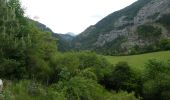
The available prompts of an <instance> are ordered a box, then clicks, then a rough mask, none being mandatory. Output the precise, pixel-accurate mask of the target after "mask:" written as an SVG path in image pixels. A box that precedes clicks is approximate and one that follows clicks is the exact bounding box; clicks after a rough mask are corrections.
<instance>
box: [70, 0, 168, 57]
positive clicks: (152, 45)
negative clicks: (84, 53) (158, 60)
mask: <svg viewBox="0 0 170 100" xmlns="http://www.w3.org/2000/svg"><path fill="white" fill-rule="evenodd" d="M169 18H170V0H138V1H136V2H135V3H133V4H132V5H130V6H128V7H126V8H124V9H122V10H119V11H116V12H113V13H112V14H110V15H108V16H107V17H105V18H104V19H102V20H101V21H99V22H98V23H97V24H95V25H92V26H89V27H88V28H87V29H86V30H85V31H84V32H82V33H81V34H80V35H78V36H76V37H75V38H74V39H73V40H72V47H73V48H74V49H75V50H93V51H96V52H98V53H102V54H109V55H114V54H134V53H143V52H149V51H157V50H160V49H167V48H168V49H169V48H170V40H169V39H170V19H169ZM167 45H168V46H167Z"/></svg>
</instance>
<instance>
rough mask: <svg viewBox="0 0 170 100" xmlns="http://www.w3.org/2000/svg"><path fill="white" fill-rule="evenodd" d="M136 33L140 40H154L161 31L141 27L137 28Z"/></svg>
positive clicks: (155, 28)
mask: <svg viewBox="0 0 170 100" xmlns="http://www.w3.org/2000/svg"><path fill="white" fill-rule="evenodd" d="M137 32H138V35H139V36H140V37H141V38H155V37H159V36H160V35H161V29H159V28H157V27H153V26H151V25H141V26H139V27H138V29H137ZM152 40H153V39H152Z"/></svg>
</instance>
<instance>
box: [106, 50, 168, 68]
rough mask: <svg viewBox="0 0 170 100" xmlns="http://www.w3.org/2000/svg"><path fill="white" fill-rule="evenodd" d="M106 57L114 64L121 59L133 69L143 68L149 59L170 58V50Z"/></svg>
mask: <svg viewBox="0 0 170 100" xmlns="http://www.w3.org/2000/svg"><path fill="white" fill-rule="evenodd" d="M105 58H106V59H107V60H108V61H109V62H110V63H112V64H116V63H117V62H119V61H126V62H128V63H129V65H130V66H132V68H133V69H136V70H143V69H144V65H145V64H146V62H147V61H148V60H149V59H160V60H170V51H161V52H154V53H147V54H140V55H132V56H105Z"/></svg>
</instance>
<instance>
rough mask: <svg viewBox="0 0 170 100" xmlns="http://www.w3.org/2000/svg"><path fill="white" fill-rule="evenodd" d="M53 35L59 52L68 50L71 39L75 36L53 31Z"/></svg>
mask: <svg viewBox="0 0 170 100" xmlns="http://www.w3.org/2000/svg"><path fill="white" fill-rule="evenodd" d="M52 36H53V37H55V38H57V39H58V41H57V42H58V43H57V44H58V50H59V51H61V52H65V51H68V50H70V49H71V48H72V47H71V41H72V40H73V39H74V38H75V36H73V35H70V34H59V33H53V35H52Z"/></svg>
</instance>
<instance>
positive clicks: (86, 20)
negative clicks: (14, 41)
mask: <svg viewBox="0 0 170 100" xmlns="http://www.w3.org/2000/svg"><path fill="white" fill-rule="evenodd" d="M20 1H21V3H22V7H23V8H24V9H25V16H27V17H29V18H31V19H34V20H36V21H39V22H41V23H43V24H45V25H46V26H47V27H49V28H51V29H52V30H53V31H54V32H55V33H67V32H72V33H75V34H79V33H81V32H82V31H84V30H85V29H86V28H87V27H89V26H90V25H94V24H96V23H97V22H98V21H100V20H101V19H102V18H104V17H105V16H107V15H108V14H110V13H113V12H114V11H117V10H120V9H122V8H124V7H126V6H128V5H130V4H132V3H133V2H135V1H136V0H20Z"/></svg>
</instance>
